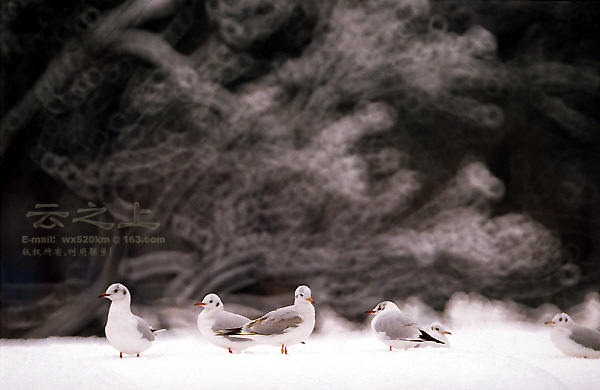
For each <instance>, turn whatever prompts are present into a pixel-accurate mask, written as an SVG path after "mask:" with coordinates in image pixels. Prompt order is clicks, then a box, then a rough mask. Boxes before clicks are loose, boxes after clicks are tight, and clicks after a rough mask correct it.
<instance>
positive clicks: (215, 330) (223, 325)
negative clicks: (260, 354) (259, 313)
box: [194, 294, 255, 353]
mask: <svg viewBox="0 0 600 390" xmlns="http://www.w3.org/2000/svg"><path fill="white" fill-rule="evenodd" d="M194 306H202V307H203V308H204V310H202V312H201V313H200V314H198V321H197V324H198V329H199V330H200V333H201V334H202V336H203V337H204V338H205V339H207V340H208V341H210V342H211V343H213V344H214V345H216V346H217V347H221V348H225V349H227V350H228V351H229V353H233V351H241V350H243V349H246V348H248V347H250V346H252V345H254V344H255V342H254V341H253V340H250V339H247V338H243V337H236V336H225V335H220V334H219V332H221V331H223V330H225V329H231V328H239V327H242V326H244V325H246V324H247V323H248V322H250V318H248V317H244V316H242V315H239V314H235V313H230V312H228V311H225V308H224V307H223V302H222V301H221V298H219V296H218V295H217V294H208V295H207V296H205V297H204V299H203V300H202V302H198V303H196V304H195V305H194Z"/></svg>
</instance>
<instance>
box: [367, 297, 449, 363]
mask: <svg viewBox="0 0 600 390" xmlns="http://www.w3.org/2000/svg"><path fill="white" fill-rule="evenodd" d="M365 313H373V314H375V317H373V320H372V321H371V329H373V331H374V332H375V335H376V336H377V338H378V339H379V341H381V342H382V343H384V344H385V345H388V346H389V347H390V351H391V350H392V348H399V349H409V348H412V347H414V346H416V345H419V344H420V343H424V342H426V341H428V342H429V341H430V342H433V343H439V344H441V343H442V341H440V340H437V339H436V338H434V337H432V336H431V335H430V334H429V333H427V332H426V331H424V330H422V329H420V327H419V325H418V324H417V323H416V322H415V321H414V320H413V319H412V317H410V316H409V315H408V314H406V313H404V312H402V311H401V310H400V309H399V308H398V306H396V304H395V303H394V302H391V301H383V302H380V303H378V304H377V306H375V307H374V308H373V310H367V311H366V312H365Z"/></svg>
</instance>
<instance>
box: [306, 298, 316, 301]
mask: <svg viewBox="0 0 600 390" xmlns="http://www.w3.org/2000/svg"><path fill="white" fill-rule="evenodd" d="M304 299H306V300H307V301H309V302H314V301H313V299H312V298H304Z"/></svg>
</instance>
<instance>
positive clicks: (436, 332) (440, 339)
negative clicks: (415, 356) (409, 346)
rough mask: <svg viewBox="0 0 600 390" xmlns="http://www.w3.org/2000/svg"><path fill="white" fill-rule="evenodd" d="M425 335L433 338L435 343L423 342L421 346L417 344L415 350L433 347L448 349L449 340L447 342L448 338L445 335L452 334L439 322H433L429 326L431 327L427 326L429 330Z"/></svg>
mask: <svg viewBox="0 0 600 390" xmlns="http://www.w3.org/2000/svg"><path fill="white" fill-rule="evenodd" d="M427 333H428V334H429V335H430V336H431V337H433V338H434V339H435V341H424V342H423V343H422V344H418V345H416V346H415V348H417V347H434V348H441V347H449V346H450V340H448V337H447V336H446V335H452V333H450V332H449V331H448V330H447V329H446V327H445V326H444V325H442V324H441V323H439V322H434V323H433V324H431V326H429V329H428V330H427Z"/></svg>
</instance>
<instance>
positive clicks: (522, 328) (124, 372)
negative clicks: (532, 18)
mask: <svg viewBox="0 0 600 390" xmlns="http://www.w3.org/2000/svg"><path fill="white" fill-rule="evenodd" d="M400 306H401V307H402V305H400ZM318 313H319V309H318V305H317V316H318V315H319V314H318ZM506 313H507V311H506V310H504V309H499V306H498V305H496V306H495V307H492V308H490V307H489V306H478V305H477V304H473V302H467V303H466V304H465V303H461V304H456V302H455V303H454V304H453V305H450V307H449V308H448V309H447V311H446V315H445V317H444V318H445V319H446V325H447V326H448V327H449V328H450V330H451V331H452V335H451V336H449V338H450V342H451V343H452V347H451V348H419V349H410V350H406V351H404V350H394V351H391V352H390V351H388V348H387V346H385V345H384V344H382V343H380V342H379V341H378V340H377V339H376V338H375V336H374V335H373V334H372V333H371V332H370V331H369V330H358V331H357V330H350V328H349V327H347V326H344V324H343V323H342V322H338V323H336V324H332V322H331V321H332V320H328V321H327V323H326V324H323V323H322V325H323V326H322V327H321V333H319V334H313V335H312V336H311V337H309V339H308V340H307V343H306V344H305V345H301V344H298V345H295V346H291V347H289V348H288V352H289V355H288V356H285V355H281V354H280V353H279V349H278V348H276V347H271V346H256V347H252V348H250V349H248V350H246V351H243V352H241V353H236V354H233V355H231V354H229V353H227V351H226V350H224V349H221V348H218V347H216V346H214V345H212V344H209V343H208V342H206V341H205V340H204V339H202V337H201V336H200V334H199V332H198V331H197V329H195V330H193V329H189V330H171V331H168V332H162V333H159V334H158V335H157V340H156V341H155V342H154V345H153V346H152V347H151V348H150V349H149V350H147V351H145V352H144V353H142V354H141V357H139V358H137V357H135V356H134V355H127V356H125V357H124V358H123V359H119V354H118V352H117V351H116V350H114V349H113V348H112V347H111V346H110V345H109V344H108V343H107V341H106V339H104V338H97V337H90V338H77V337H55V338H54V337H53V338H48V339H42V340H7V339H3V340H1V341H0V385H1V386H2V388H3V389H36V390H39V389H117V388H121V389H193V388H197V389H200V388H202V389H248V390H250V389H257V390H258V389H260V390H265V389H286V390H293V389H407V390H410V389H419V390H427V389H446V390H451V389H461V390H465V389H486V390H494V389H502V390H504V389H512V390H514V389H527V390H533V389H543V390H553V389H573V390H588V389H589V390H592V389H597V388H598V384H599V383H600V359H595V360H594V359H577V358H572V357H569V356H565V355H563V354H562V353H561V352H560V351H559V350H558V349H556V348H555V347H554V345H553V344H552V342H551V341H550V328H549V326H545V325H543V324H542V321H540V322H539V323H538V322H535V323H531V322H526V321H524V320H519V319H518V315H517V316H510V315H505V314H506Z"/></svg>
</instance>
